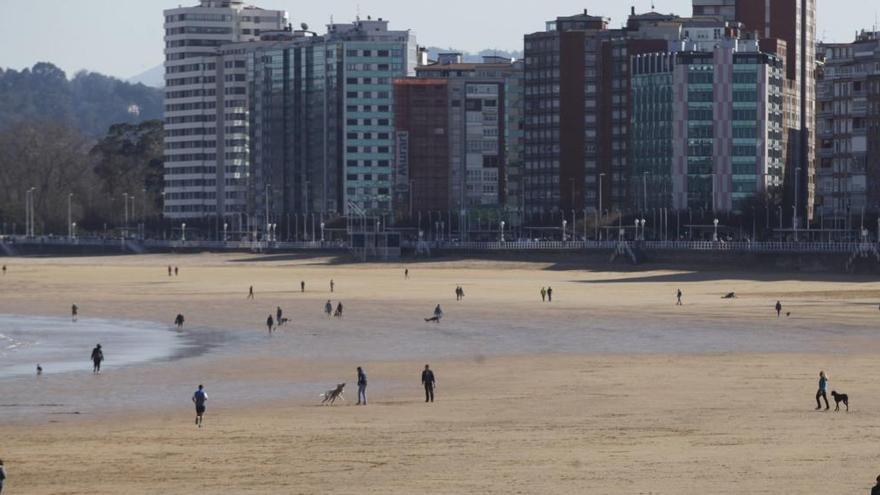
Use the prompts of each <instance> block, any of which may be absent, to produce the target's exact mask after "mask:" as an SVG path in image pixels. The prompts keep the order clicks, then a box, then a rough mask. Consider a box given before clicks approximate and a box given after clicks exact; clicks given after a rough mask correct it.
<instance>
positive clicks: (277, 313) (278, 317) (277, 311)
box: [275, 306, 284, 325]
mask: <svg viewBox="0 0 880 495" xmlns="http://www.w3.org/2000/svg"><path fill="white" fill-rule="evenodd" d="M282 314H284V312H283V311H281V306H277V307H276V308H275V321H276V322H278V324H279V325H281V315H282Z"/></svg>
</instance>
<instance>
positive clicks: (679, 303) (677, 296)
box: [675, 289, 681, 306]
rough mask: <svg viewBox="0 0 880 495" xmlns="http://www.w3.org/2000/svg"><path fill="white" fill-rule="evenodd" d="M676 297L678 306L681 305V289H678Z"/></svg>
mask: <svg viewBox="0 0 880 495" xmlns="http://www.w3.org/2000/svg"><path fill="white" fill-rule="evenodd" d="M675 297H676V302H675V304H676V306H681V289H678V291H676V293H675Z"/></svg>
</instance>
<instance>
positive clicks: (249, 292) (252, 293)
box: [247, 285, 254, 299]
mask: <svg viewBox="0 0 880 495" xmlns="http://www.w3.org/2000/svg"><path fill="white" fill-rule="evenodd" d="M247 298H248V299H253V298H254V286H253V285H252V286H251V288H250V289H248V296H247Z"/></svg>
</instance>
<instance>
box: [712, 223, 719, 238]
mask: <svg viewBox="0 0 880 495" xmlns="http://www.w3.org/2000/svg"><path fill="white" fill-rule="evenodd" d="M712 223H713V224H715V232H714V233H713V234H712V240H713V241H715V242H718V219H717V218H716V219H715V220H712Z"/></svg>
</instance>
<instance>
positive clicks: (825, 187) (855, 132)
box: [816, 31, 880, 228]
mask: <svg viewBox="0 0 880 495" xmlns="http://www.w3.org/2000/svg"><path fill="white" fill-rule="evenodd" d="M819 52H820V54H819V58H820V60H822V61H823V62H824V63H823V67H822V69H821V71H820V77H819V81H818V86H817V91H816V98H817V112H818V115H817V118H818V121H817V129H818V141H819V151H818V155H819V156H818V161H819V166H818V167H817V181H816V195H817V198H816V210H817V211H816V213H817V216H818V218H819V220H821V222H822V224H823V225H824V226H825V227H828V228H832V227H834V228H848V227H851V225H849V224H847V220H848V219H851V218H854V217H855V216H856V215H861V214H862V212H864V211H868V212H871V213H875V212H880V32H865V31H862V32H861V33H859V34H858V35H857V36H856V39H855V40H854V41H852V42H850V43H822V44H820V45H819Z"/></svg>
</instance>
